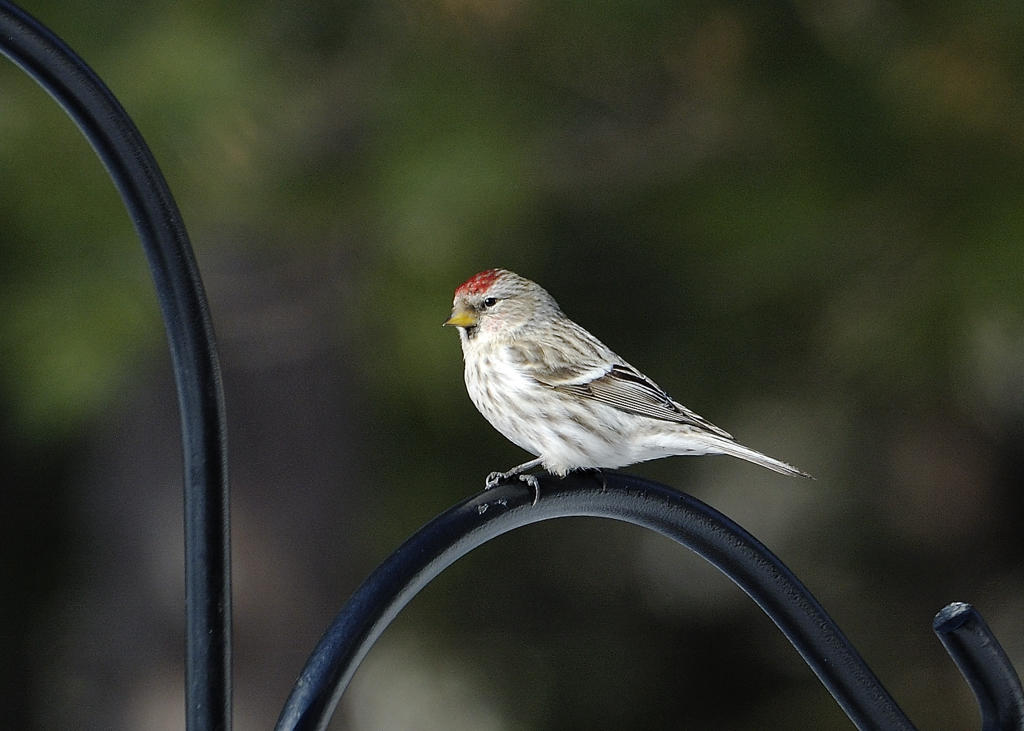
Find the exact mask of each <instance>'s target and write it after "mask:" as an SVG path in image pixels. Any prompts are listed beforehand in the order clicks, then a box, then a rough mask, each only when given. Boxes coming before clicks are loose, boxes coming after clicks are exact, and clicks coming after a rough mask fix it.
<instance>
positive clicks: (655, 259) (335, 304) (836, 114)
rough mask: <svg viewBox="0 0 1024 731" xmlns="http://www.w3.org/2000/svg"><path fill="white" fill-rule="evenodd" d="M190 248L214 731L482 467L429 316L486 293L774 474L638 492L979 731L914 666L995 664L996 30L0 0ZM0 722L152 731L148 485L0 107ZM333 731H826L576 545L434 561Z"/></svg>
mask: <svg viewBox="0 0 1024 731" xmlns="http://www.w3.org/2000/svg"><path fill="white" fill-rule="evenodd" d="M29 9H30V11H31V12H33V13H34V14H36V15H37V16H38V17H39V18H41V19H42V20H43V21H44V22H45V23H47V24H48V25H50V26H51V27H52V28H53V29H54V30H55V31H56V32H57V33H58V34H59V35H61V36H62V37H63V38H64V39H65V40H66V41H68V43H69V44H70V45H71V46H72V47H73V48H75V49H76V50H77V51H78V52H79V53H80V54H81V55H82V56H83V57H84V58H85V59H86V61H87V62H89V63H90V64H91V65H92V66H93V67H94V68H95V69H96V71H97V72H98V73H99V74H100V76H101V77H102V78H103V79H104V80H105V81H106V82H107V83H108V84H109V85H110V87H111V88H112V89H113V91H114V92H115V94H116V95H117V96H118V97H119V99H120V100H121V102H122V103H123V104H124V105H125V107H126V108H127V109H128V111H129V113H130V114H131V115H132V116H133V117H134V119H135V121H136V122H137V124H138V125H139V127H140V128H141V130H142V132H143V134H144V136H145V137H146V139H147V141H148V142H149V144H150V145H151V146H152V148H153V150H154V152H155V154H156V156H157V159H158V160H159V161H160V163H161V165H162V167H163V170H164V172H165V174H166V176H167V178H168V180H169V182H170V185H171V188H172V189H173V191H174V192H175V195H176V197H177V200H178V203H179V205H180V207H181V209H182V213H183V215H184V218H185V221H186V223H187V224H188V226H189V230H190V233H191V236H192V240H193V243H194V246H195V249H196V253H197V257H198V261H199V265H200V268H201V271H202V273H203V276H204V280H205V284H206V286H207V289H208V294H209V298H210V303H211V307H212V312H213V319H214V324H215V327H216V330H217V334H218V338H219V342H220V346H221V353H222V361H223V367H224V377H225V388H226V394H227V403H228V411H229V431H230V445H231V474H232V491H233V493H232V508H233V547H234V548H233V550H234V561H235V563H234V589H235V594H234V596H235V619H236V625H235V630H236V642H235V668H236V683H235V690H236V696H235V697H236V703H235V716H236V726H237V727H238V728H239V729H257V728H268V727H270V726H271V725H272V724H273V721H274V719H275V718H276V715H277V713H278V711H279V710H280V708H281V706H282V705H283V703H284V700H285V698H286V697H287V695H288V692H289V690H290V688H291V685H292V683H293V681H294V679H295V676H296V675H297V673H298V672H299V670H300V669H301V667H302V664H303V663H304V661H305V659H306V657H307V655H308V653H309V652H310V650H311V649H312V647H313V645H314V644H315V642H316V640H317V639H318V637H319V635H320V633H321V632H322V630H323V629H324V628H325V627H326V625H327V623H328V622H329V620H330V619H331V617H332V616H333V615H334V613H335V612H336V611H337V610H338V609H339V608H340V607H341V606H342V604H343V603H344V601H345V600H346V598H347V597H348V595H349V594H350V593H351V592H352V591H353V590H354V589H355V587H356V586H358V584H359V583H360V582H361V581H362V580H363V579H364V578H365V577H366V576H367V575H368V574H369V572H370V571H371V570H372V569H373V568H374V567H375V566H376V565H377V564H378V563H379V562H380V561H382V560H383V559H384V558H385V557H386V556H387V555H388V553H390V552H391V551H392V550H393V549H394V548H395V547H397V546H398V545H399V543H400V542H401V541H402V540H403V539H404V538H405V537H407V536H408V535H409V534H411V533H412V532H413V531H414V530H415V529H416V528H417V527H419V526H420V525H422V524H423V523H425V522H426V521H427V520H429V519H430V518H432V517H433V516H434V515H436V514H437V513H439V512H440V511H442V510H443V509H445V508H447V507H449V506H450V505H452V504H453V503H455V502H456V501H458V500H460V499H462V498H464V497H466V496H468V495H470V494H472V493H473V492H475V491H477V490H478V489H479V488H480V487H481V485H482V480H483V477H484V475H485V474H486V473H487V472H489V471H490V470H493V469H499V468H507V467H509V466H511V465H513V464H517V463H519V462H520V461H523V459H524V458H525V456H526V455H525V454H524V453H523V452H521V451H520V450H519V449H518V448H516V447H514V446H513V445H511V444H510V443H508V442H506V441H505V440H504V439H503V438H502V437H500V436H499V435H497V434H496V433H495V432H493V431H492V430H491V428H490V427H489V426H488V425H487V424H486V423H485V422H484V420H483V418H482V417H481V416H479V415H478V414H477V412H476V411H475V409H474V408H473V406H472V405H471V403H470V402H469V399H468V397H467V396H466V394H465V390H464V386H463V383H462V369H461V366H462V356H461V352H460V350H459V346H458V342H457V337H456V335H455V333H453V332H448V331H445V330H442V329H441V327H440V323H441V322H442V320H443V319H444V318H445V317H446V316H447V314H448V311H449V307H450V303H451V296H452V291H453V289H454V287H455V286H456V285H458V284H459V283H460V282H461V281H462V280H464V279H465V278H467V277H468V276H469V275H471V274H473V273H474V272H476V271H478V270H480V269H484V268H488V267H492V266H504V267H508V268H510V269H513V270H515V271H518V272H519V273H521V274H523V275H525V276H528V277H530V278H532V279H535V280H537V281H539V282H540V283H541V284H543V285H544V286H545V287H546V288H547V289H548V290H549V291H551V292H552V293H553V294H554V295H555V296H556V298H557V299H558V300H559V302H560V303H561V305H562V307H563V309H564V310H565V311H566V312H567V313H568V314H569V315H570V316H572V317H573V318H575V319H576V320H578V321H579V322H581V323H582V324H583V325H584V326H586V327H588V328H589V329H590V330H592V331H593V332H594V333H596V334H598V336H599V337H601V338H602V339H603V340H604V341H605V342H607V343H608V344H609V345H610V346H611V347H613V348H614V349H615V350H617V351H618V352H619V353H621V354H622V355H623V356H625V357H626V358H628V359H629V360H631V361H632V362H633V363H635V364H637V365H638V366H640V367H641V368H642V369H643V370H645V371H646V372H647V373H648V374H649V375H650V376H651V377H653V378H654V379H655V380H657V381H658V382H659V383H661V384H662V385H663V386H664V387H665V388H667V389H668V390H669V392H670V393H672V394H673V396H674V397H675V398H677V399H678V400H680V401H681V402H683V403H685V404H686V405H687V406H689V407H691V408H693V409H694V410H696V411H697V412H698V413H700V414H702V415H704V416H706V417H707V418H709V419H711V420H712V421H713V422H715V423H717V424H719V425H721V426H722V427H724V428H726V429H728V430H730V431H731V432H733V433H734V434H735V435H736V436H737V437H738V438H739V439H740V441H742V442H744V443H746V444H749V445H751V446H753V447H755V448H757V449H761V450H763V451H765V452H767V453H769V454H772V455H774V456H777V457H780V458H782V459H785V460H787V461H790V462H792V463H793V464H796V465H798V466H800V467H802V468H804V469H806V470H808V471H810V472H812V473H814V475H815V476H816V477H817V480H816V481H814V482H804V481H798V480H792V479H786V478H783V477H780V476H778V475H775V474H774V473H771V472H768V471H766V470H762V469H759V468H756V467H753V466H750V465H748V464H745V463H742V462H739V461H736V460H731V459H728V458H724V457H711V458H703V459H687V458H676V459H670V460H662V461H660V462H655V463H650V464H646V465H640V466H637V467H635V468H633V470H632V471H635V472H636V473H638V474H642V475H645V476H648V477H651V478H654V479H658V480H661V481H664V482H667V483H668V484H670V485H673V486H675V487H678V488H679V489H681V490H685V491H687V492H691V493H693V494H695V495H697V496H698V497H700V498H702V499H704V500H706V501H708V502H709V503H711V504H712V505H714V506H715V507H717V508H719V509H720V510H723V511H724V512H726V513H727V514H728V515H730V516H731V517H733V518H734V519H736V520H737V521H739V522H740V523H741V524H743V525H744V526H745V527H746V528H748V529H749V530H751V531H752V532H753V533H754V534H755V535H757V536H758V537H759V538H761V539H762V540H763V541H764V542H765V543H767V544H768V546H769V547H770V548H772V549H773V550H774V551H775V552H776V553H777V554H778V555H779V556H780V557H781V558H782V559H783V560H784V561H785V562H786V563H788V564H789V565H790V566H791V567H792V568H793V569H794V570H795V571H796V572H797V574H798V575H799V576H801V578H802V579H804V581H805V582H806V583H807V584H808V586H809V587H810V589H811V590H812V591H813V592H814V593H815V594H816V595H817V596H818V598H819V599H820V600H821V601H822V603H823V604H824V605H825V606H826V608H827V609H828V610H829V611H830V612H831V613H832V614H833V616H834V617H835V618H836V620H837V621H838V622H839V624H840V625H841V626H842V627H843V629H844V630H845V631H846V633H847V634H848V635H849V637H850V638H851V640H852V641H853V642H854V644H855V645H856V646H857V647H858V648H859V649H860V650H861V652H862V653H863V654H864V655H865V657H866V659H867V660H868V662H869V663H870V664H871V665H872V667H873V668H874V669H875V670H876V672H877V673H878V674H879V675H880V677H881V679H882V680H883V682H884V683H885V684H886V686H887V687H888V688H889V690H890V691H891V692H892V693H893V695H894V696H895V697H896V699H897V700H898V701H899V702H900V703H901V705H903V707H904V709H905V710H906V711H907V713H908V714H909V715H910V717H911V718H912V719H914V721H915V722H917V723H918V724H920V726H921V727H922V728H943V729H951V728H971V727H975V726H976V725H977V723H978V715H977V711H976V709H975V708H974V704H973V700H972V697H971V695H970V693H969V691H968V690H967V687H966V685H965V684H964V683H963V681H962V680H961V679H960V677H959V675H958V674H957V671H956V670H955V668H954V666H953V664H952V663H951V662H950V660H949V659H948V658H947V656H946V655H945V652H944V651H943V650H942V648H941V646H940V645H939V643H938V641H937V640H936V639H935V638H934V636H933V635H932V632H931V619H932V616H933V615H934V613H935V612H936V611H937V610H938V609H939V608H940V607H942V606H943V605H945V604H946V603H947V602H949V601H953V600H966V601H970V602H972V603H974V604H975V605H976V606H977V607H978V608H979V609H980V610H981V612H982V613H983V614H984V615H985V617H986V618H987V619H988V621H989V623H990V625H991V626H992V627H993V629H994V631H995V633H996V635H997V636H998V637H999V638H1000V639H1001V640H1002V642H1003V643H1004V645H1005V647H1006V649H1007V651H1008V653H1009V654H1010V656H1011V659H1012V660H1013V661H1014V663H1015V664H1016V666H1017V667H1018V668H1024V636H1022V634H1021V631H1020V629H1021V626H1022V619H1024V565H1022V559H1024V541H1022V539H1021V528H1020V526H1021V522H1022V519H1024V497H1022V495H1024V493H1022V492H1021V474H1022V469H1024V441H1022V440H1024V319H1022V310H1024V299H1022V292H1024V255H1022V247H1021V241H1022V238H1024V5H1022V4H1017V3H1002V2H980V3H979V2H952V3H946V4H943V5H941V6H934V5H921V4H919V3H890V2H875V1H873V0H859V1H855V2H839V1H838V0H827V1H826V2H824V3H812V2H796V3H780V2H759V3H747V2H718V1H711V2H699V3H685V4H684V3H679V2H674V1H668V0H661V1H657V0H654V1H649V2H626V1H625V0H619V1H617V2H616V1H606V0H598V1H596V2H594V1H591V2H559V3H556V2H548V3H541V2H533V1H532V0H436V1H434V2H431V1H430V0H414V1H413V2H400V3H391V2H354V3H346V4H336V3H329V2H321V1H319V0H313V1H309V2H303V3H281V2H271V1H270V0H256V1H255V2H249V3H236V4H226V3H208V2H195V1H188V2H178V3H162V2H150V1H149V0H141V1H140V0H131V2H128V1H127V0H124V1H114V0H104V1H103V2H98V3H66V2H56V1H55V0H39V1H38V2H35V3H33V4H32V6H31V7H30V8H29ZM0 171H2V174H0V241H2V247H0V281H2V288H0V343H2V348H3V352H2V359H0V363H2V365H0V459H2V462H0V464H2V468H3V472H4V474H5V479H4V484H5V487H4V489H3V490H2V491H0V536H2V538H0V559H2V574H0V585H2V587H3V590H2V598H0V612H2V613H0V655H2V656H3V658H4V662H3V663H2V664H0V682H2V687H0V706H2V707H0V716H2V717H3V718H4V719H6V722H9V723H10V725H11V727H12V728H24V729H55V728H72V727H74V728H96V729H100V728H103V729H142V728H145V729H175V728H180V727H181V726H182V723H183V716H184V714H183V690H182V686H183V682H182V677H183V670H182V656H183V646H184V639H183V590H182V566H181V565H182V517H181V481H182V478H181V451H180V446H179V443H178V438H179V433H178V426H179V425H178V417H177V405H176V399H175V395H174V390H173V384H172V378H171V374H170V363H169V357H168V355H167V350H166V345H165V341H164V334H163V329H162V324H161V321H160V317H159V312H158V308H157V305H156V300H155V296H154V294H153V291H152V285H151V282H150V278H149V272H148V269H147V266H146V262H145V259H144V256H143V254H142V251H141V248H140V246H139V244H138V241H137V239H136V236H135V233H134V230H133V229H132V227H131V224H130V221H129V219H128V217H127V215H126V213H125V212H124V209H123V207H122V205H121V203H120V200H119V198H118V196H117V194H116V192H115V190H114V187H113V185H112V184H111V183H110V181H109V179H108V178H107V176H106V173H105V172H104V171H103V169H102V167H101V165H100V163H99V162H98V160H97V158H96V157H95V155H94V154H93V153H92V151H91V149H90V148H89V147H88V146H87V144H86V142H85V141H84V139H83V138H82V136H81V135H80V134H79V133H78V132H77V130H76V129H75V128H74V126H73V125H72V123H71V122H70V121H69V120H68V119H67V118H66V117H65V115H64V113H63V112H62V111H61V110H60V109H59V108H58V107H57V105H56V104H54V103H53V102H52V101H51V100H50V99H49V98H48V97H47V96H46V95H45V94H44V92H42V91H41V90H40V89H39V88H38V87H37V86H36V85H35V84H34V82H32V81H31V80H30V79H29V78H28V77H27V76H25V75H24V74H23V73H22V72H20V71H19V70H18V69H16V68H15V67H14V66H13V65H11V64H10V63H8V62H6V61H4V62H2V63H0ZM334 727H335V728H339V729H356V730H359V731H362V730H367V729H369V730H374V729H428V730H429V729H445V730H446V731H449V730H455V731H460V730H463V729H465V730H467V731H468V730H470V729H472V730H474V731H476V730H483V731H491V730H495V731H499V730H504V729H578V728H616V729H634V728H635V729H668V728H679V727H688V728H716V729H719V728H720V729H792V728H847V727H849V726H848V721H847V720H846V717H845V716H844V715H843V714H842V713H841V712H840V711H839V709H838V707H837V706H836V705H835V703H834V702H833V701H832V699H831V697H830V696H829V695H828V694H827V692H826V691H825V690H824V689H823V687H822V686H821V685H820V684H819V682H818V681H817V679H816V678H815V677H814V676H813V674H812V673H811V671H810V670H809V669H808V668H807V667H806V666H805V665H804V663H803V662H802V661H801V660H800V659H799V657H798V656H797V654H796V652H795V651H794V650H793V649H792V648H791V647H790V646H789V645H788V644H787V643H786V641H785V640H784V639H783V638H782V637H781V635H779V633H778V632H777V631H776V630H775V628H774V626H773V625H771V623H770V621H769V620H768V619H767V618H765V617H764V615H763V614H761V612H760V610H758V609H757V608H756V607H755V606H754V605H753V603H752V602H751V601H749V600H748V599H747V598H746V597H745V595H743V594H742V593H741V592H740V591H739V590H738V589H737V588H735V587H734V586H733V585H732V584H730V583H729V582H728V581H727V580H726V579H724V578H722V577H721V576H719V575H718V574H717V573H716V572H715V571H714V570H712V569H710V568H709V567H708V566H707V565H705V564H703V562H702V561H700V560H699V559H697V558H695V557H694V556H692V555H691V554H689V553H688V552H687V551H686V550H684V549H682V548H680V547H679V546H677V545H675V544H673V543H671V542H669V541H668V540H665V539H661V538H659V537H657V536H654V535H653V534H648V533H646V532H643V531H641V530H639V529H636V528H632V527H630V526H625V525H621V524H617V523H611V522H608V521H600V520H585V519H574V520H562V521H554V522H551V523H548V524H543V525H537V526H533V527H531V528H528V529H524V530H521V531H518V532H517V533H515V534H513V535H509V536H505V537H503V538H501V539H499V540H496V541H494V542H493V543H491V544H489V545H487V546H485V547H483V548H481V549H479V550H478V551H476V552H474V553H473V554H471V555H470V556H469V557H467V558H466V559H465V560H463V561H461V562H460V563H458V564H457V565H456V566H454V567H453V568H452V569H450V570H449V571H448V572H446V573H445V574H444V575H443V576H442V577H441V578H440V579H439V580H438V581H436V582H435V583H434V584H433V585H431V586H430V587H428V589H427V590H426V591H424V592H423V593H422V594H421V595H420V596H419V597H417V598H416V599H415V600H414V601H413V602H412V604H411V605H410V606H409V607H408V608H407V609H406V611H405V612H403V613H402V614H401V615H400V616H399V618H398V619H397V621H396V622H395V623H394V624H393V625H392V627H391V628H390V629H389V630H388V631H387V632H386V633H385V634H384V636H383V637H382V639H381V641H380V642H379V643H378V644H377V645H376V647H375V648H374V649H373V651H372V652H371V653H370V655H369V656H368V657H367V659H366V661H365V663H364V664H363V666H362V668H361V669H360V671H359V673H358V674H357V675H356V678H355V680H354V682H353V685H352V687H351V689H350V690H349V692H348V693H347V694H346V696H345V698H344V700H343V702H342V704H341V706H340V707H339V710H338V713H337V715H336V720H335V726H334Z"/></svg>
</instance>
